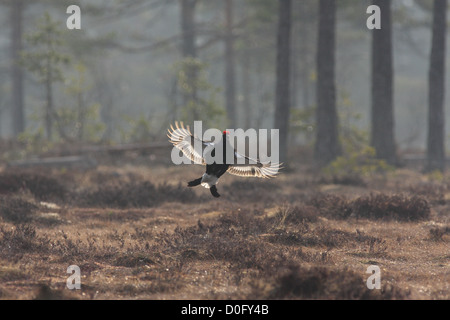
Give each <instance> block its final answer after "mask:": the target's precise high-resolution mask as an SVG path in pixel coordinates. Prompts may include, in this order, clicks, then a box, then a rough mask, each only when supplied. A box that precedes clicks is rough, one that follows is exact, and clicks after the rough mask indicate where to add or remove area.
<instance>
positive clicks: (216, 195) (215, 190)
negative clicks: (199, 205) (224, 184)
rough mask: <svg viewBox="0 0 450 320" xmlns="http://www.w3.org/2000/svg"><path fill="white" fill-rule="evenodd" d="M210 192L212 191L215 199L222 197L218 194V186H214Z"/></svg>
mask: <svg viewBox="0 0 450 320" xmlns="http://www.w3.org/2000/svg"><path fill="white" fill-rule="evenodd" d="M209 191H211V194H212V195H213V196H214V197H216V198H218V197H220V194H219V193H218V192H217V187H216V186H212V187H211V188H210V189H209Z"/></svg>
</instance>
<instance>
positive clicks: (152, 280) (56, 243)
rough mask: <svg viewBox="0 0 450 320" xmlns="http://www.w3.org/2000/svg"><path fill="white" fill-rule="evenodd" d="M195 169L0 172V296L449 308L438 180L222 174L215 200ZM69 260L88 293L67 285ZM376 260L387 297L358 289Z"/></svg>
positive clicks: (447, 236)
mask: <svg viewBox="0 0 450 320" xmlns="http://www.w3.org/2000/svg"><path fill="white" fill-rule="evenodd" d="M200 174H201V168H197V167H192V169H191V170H189V169H188V168H186V167H164V166H157V167H156V168H147V167H143V166H132V165H122V166H120V167H118V166H117V167H116V166H110V167H106V166H104V167H100V168H99V169H98V170H97V171H92V172H89V171H87V172H75V171H74V172H53V171H49V172H40V173H39V174H37V173H33V172H30V171H27V172H13V173H8V174H6V173H0V194H1V195H0V242H1V243H2V246H1V247H0V298H2V299H135V298H139V299H450V287H449V282H448V279H449V268H450V255H449V252H448V247H449V242H450V231H449V230H450V216H449V212H450V207H449V206H448V204H447V200H446V199H448V198H449V197H448V194H447V189H448V188H447V186H446V184H445V182H436V181H427V177H425V176H421V175H420V176H418V175H417V174H416V173H413V172H408V171H405V170H403V171H399V172H398V173H396V174H393V175H391V176H390V177H388V178H386V179H384V180H382V181H381V180H380V181H381V182H380V181H374V183H373V184H371V183H370V181H365V182H366V183H365V184H364V185H362V184H356V185H355V184H351V183H348V181H344V182H340V181H321V180H320V179H316V178H315V177H314V175H313V174H311V173H309V172H308V171H303V170H301V171H299V172H292V173H291V174H289V175H281V176H280V177H279V178H277V179H275V180H271V181H259V180H243V179H239V178H235V177H232V176H224V177H223V179H221V183H220V184H219V191H220V192H221V194H222V197H221V198H219V199H215V198H212V197H211V196H210V195H209V192H208V191H207V190H205V189H203V188H195V189H188V188H186V187H185V183H186V182H187V181H188V180H190V179H191V178H194V177H197V176H199V175H200ZM168 176H170V179H168V178H167V177H168ZM408 177H409V178H410V179H408ZM419 178H420V179H421V180H420V181H419V180H418V179H419ZM247 182H248V183H247ZM330 182H331V183H333V184H329V183H330ZM336 183H340V184H339V185H336ZM424 184H425V185H426V186H431V185H432V186H433V187H432V188H427V187H424ZM369 186H370V188H369ZM43 201H46V202H43ZM70 265H78V266H79V267H80V269H81V274H82V279H81V282H82V290H79V291H75V290H74V291H72V290H69V289H67V288H66V279H67V277H68V276H69V274H67V273H66V270H67V267H68V266H70ZM370 265H378V266H379V267H380V269H381V277H382V278H381V281H382V289H381V290H369V289H367V287H366V283H365V281H366V279H367V277H368V276H369V274H366V269H367V267H368V266H370Z"/></svg>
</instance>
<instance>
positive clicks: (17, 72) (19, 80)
mask: <svg viewBox="0 0 450 320" xmlns="http://www.w3.org/2000/svg"><path fill="white" fill-rule="evenodd" d="M23 10H24V4H23V1H22V0H14V1H11V16H10V17H11V77H12V120H13V121H12V124H13V132H14V136H17V135H18V134H19V133H21V132H23V131H24V130H25V117H24V86H23V70H22V67H21V66H20V64H19V58H20V52H21V51H22V36H23Z"/></svg>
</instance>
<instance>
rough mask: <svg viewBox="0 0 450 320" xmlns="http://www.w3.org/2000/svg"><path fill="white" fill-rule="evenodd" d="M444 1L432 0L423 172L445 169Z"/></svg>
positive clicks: (445, 14) (445, 23) (445, 11)
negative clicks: (431, 37)
mask: <svg viewBox="0 0 450 320" xmlns="http://www.w3.org/2000/svg"><path fill="white" fill-rule="evenodd" d="M446 33H447V0H435V1H434V9H433V39H432V45H431V55H430V69H429V75H428V76H429V82H428V83H429V92H428V108H429V109H428V142H427V164H426V168H425V170H426V171H428V172H430V171H434V170H440V171H441V172H443V171H444V170H445V112H444V99H445V52H446Z"/></svg>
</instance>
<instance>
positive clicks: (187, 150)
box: [167, 122, 214, 165]
mask: <svg viewBox="0 0 450 320" xmlns="http://www.w3.org/2000/svg"><path fill="white" fill-rule="evenodd" d="M167 136H168V137H169V141H170V142H171V143H172V144H173V145H174V146H175V147H177V148H178V149H180V150H181V151H182V152H183V154H184V155H185V156H186V157H187V158H189V159H191V161H193V162H194V163H196V164H202V165H206V161H205V159H204V158H203V152H204V150H205V148H206V147H208V146H214V144H213V143H212V142H210V141H203V140H201V139H199V138H198V137H195V136H194V135H193V134H192V133H191V130H190V129H189V126H187V127H186V128H185V127H184V124H183V122H180V123H178V122H175V128H174V127H173V126H172V125H170V129H169V130H168V134H167Z"/></svg>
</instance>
